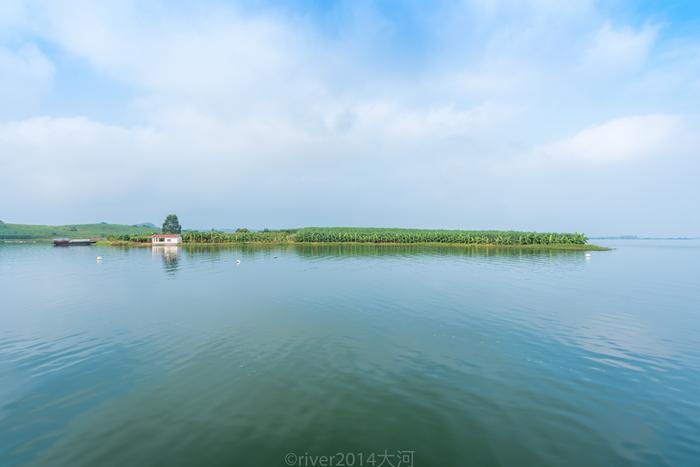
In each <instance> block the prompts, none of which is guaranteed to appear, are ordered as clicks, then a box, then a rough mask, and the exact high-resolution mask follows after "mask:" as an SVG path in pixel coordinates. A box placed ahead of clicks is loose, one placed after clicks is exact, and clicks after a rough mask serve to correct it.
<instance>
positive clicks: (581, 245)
mask: <svg viewBox="0 0 700 467" xmlns="http://www.w3.org/2000/svg"><path fill="white" fill-rule="evenodd" d="M109 240H110V242H112V244H113V245H125V244H135V243H146V244H148V243H150V237H149V236H145V235H119V236H112V237H110V238H109ZM182 240H183V242H184V243H185V244H242V243H249V244H255V243H261V244H376V245H408V244H416V245H428V246H430V245H453V246H456V247H485V248H490V247H516V248H534V249H570V250H590V251H593V250H602V249H604V248H603V247H599V246H597V245H590V244H588V240H587V238H586V236H585V235H584V234H581V233H560V232H520V231H501V230H445V229H404V228H376V227H303V228H298V229H283V230H267V229H266V230H262V231H249V230H247V229H239V230H237V231H235V232H222V231H216V230H211V231H185V232H183V233H182Z"/></svg>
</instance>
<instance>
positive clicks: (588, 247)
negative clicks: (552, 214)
mask: <svg viewBox="0 0 700 467" xmlns="http://www.w3.org/2000/svg"><path fill="white" fill-rule="evenodd" d="M97 244H98V245H101V246H114V247H132V248H148V247H150V246H151V244H150V243H146V242H131V241H124V240H101V241H99V242H97ZM236 245H250V246H265V245H270V246H284V245H290V246H295V245H296V246H303V245H309V246H313V245H365V246H377V247H381V248H396V247H405V246H413V245H415V246H417V247H447V248H457V249H459V248H462V249H469V248H484V249H500V248H504V249H510V250H530V251H546V250H557V251H610V248H608V247H605V246H600V245H592V244H588V243H586V244H583V245H572V244H551V245H546V244H545V245H499V244H495V243H437V242H414V243H399V242H396V243H373V242H295V241H270V242H265V241H255V240H251V241H239V242H216V243H212V242H186V243H183V244H180V245H178V246H179V247H183V248H187V247H188V246H204V247H206V246H211V247H218V246H236Z"/></svg>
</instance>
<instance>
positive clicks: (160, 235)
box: [151, 234, 181, 238]
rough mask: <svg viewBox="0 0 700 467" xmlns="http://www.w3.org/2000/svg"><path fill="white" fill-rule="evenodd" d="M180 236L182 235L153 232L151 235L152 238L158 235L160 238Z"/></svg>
mask: <svg viewBox="0 0 700 467" xmlns="http://www.w3.org/2000/svg"><path fill="white" fill-rule="evenodd" d="M180 236H181V235H180V234H153V235H151V238H155V237H158V238H161V237H163V238H177V237H180Z"/></svg>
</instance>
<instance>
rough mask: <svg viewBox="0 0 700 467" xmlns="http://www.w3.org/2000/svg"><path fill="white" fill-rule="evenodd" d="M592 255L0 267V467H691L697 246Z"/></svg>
mask: <svg viewBox="0 0 700 467" xmlns="http://www.w3.org/2000/svg"><path fill="white" fill-rule="evenodd" d="M601 243H603V244H605V245H609V246H612V247H614V248H615V250H613V251H609V252H593V253H592V254H591V257H590V258H587V257H586V256H585V254H584V253H583V252H533V251H518V250H489V249H460V248H454V247H446V248H427V247H417V246H412V247H411V246H408V247H404V246H384V247H373V246H359V245H358V246H352V245H351V246H306V247H245V246H243V247H230V248H216V247H210V248H205V247H202V248H180V249H179V250H178V249H174V250H173V249H170V250H165V249H159V250H153V251H152V250H151V249H150V248H131V249H129V248H126V249H119V248H111V247H69V248H54V247H52V246H50V245H46V244H26V245H24V244H22V245H16V244H4V245H3V244H0V323H1V324H0V465H2V466H15V465H22V466H24V465H48V466H96V465H100V466H132V465H167V466H177V465H240V466H285V465H299V466H306V465H309V466H310V465H323V464H319V463H318V462H319V461H322V460H323V458H322V456H329V457H330V456H335V457H334V458H332V459H331V460H332V461H333V462H334V463H333V465H339V466H342V465H346V466H353V465H355V466H360V465H372V466H374V467H377V466H379V465H380V462H382V461H384V464H383V467H390V466H393V467H399V466H401V467H407V466H409V465H414V466H416V467H425V466H466V465H470V464H475V465H513V466H521V465H545V466H579V465H580V466H588V465H617V466H620V465H674V466H685V465H688V466H691V465H698V462H700V319H699V318H700V242H697V241H643V240H638V241H617V242H614V241H606V242H601ZM97 256H102V257H103V260H102V261H97V260H96V257H97ZM237 259H238V260H240V264H237V263H236V260H237ZM326 461H327V462H328V459H326ZM409 461H410V464H409ZM326 465H331V464H328V463H327V464H326Z"/></svg>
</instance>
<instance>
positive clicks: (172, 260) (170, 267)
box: [151, 245, 180, 273]
mask: <svg viewBox="0 0 700 467" xmlns="http://www.w3.org/2000/svg"><path fill="white" fill-rule="evenodd" d="M151 251H152V252H153V255H154V256H162V257H163V267H165V271H166V272H168V273H174V272H175V271H177V268H178V261H179V258H178V257H179V255H180V247H178V246H175V245H171V246H160V245H156V246H154V247H153V248H151Z"/></svg>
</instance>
